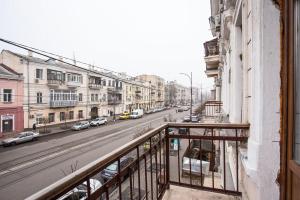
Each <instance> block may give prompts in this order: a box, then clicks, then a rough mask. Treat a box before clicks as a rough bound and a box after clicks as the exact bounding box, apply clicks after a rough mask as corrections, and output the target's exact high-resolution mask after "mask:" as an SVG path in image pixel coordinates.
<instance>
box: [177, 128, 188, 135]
mask: <svg viewBox="0 0 300 200" xmlns="http://www.w3.org/2000/svg"><path fill="white" fill-rule="evenodd" d="M187 132H188V130H187V128H179V129H178V133H179V134H187Z"/></svg>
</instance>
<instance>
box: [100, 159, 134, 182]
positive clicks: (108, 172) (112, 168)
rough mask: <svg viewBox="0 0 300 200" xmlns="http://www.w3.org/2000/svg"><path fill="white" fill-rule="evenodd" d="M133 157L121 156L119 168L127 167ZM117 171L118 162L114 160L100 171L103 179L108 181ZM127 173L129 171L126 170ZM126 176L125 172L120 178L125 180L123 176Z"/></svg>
mask: <svg viewBox="0 0 300 200" xmlns="http://www.w3.org/2000/svg"><path fill="white" fill-rule="evenodd" d="M133 160H134V158H132V157H122V158H121V159H120V166H121V170H122V169H124V168H125V167H127V166H128V165H129V164H130V163H131V162H132V161H133ZM117 173H118V162H114V163H113V164H111V165H109V166H107V167H106V168H105V169H104V170H103V171H101V177H102V178H103V180H104V181H108V180H110V179H112V178H113V177H114V176H115V175H117ZM128 173H129V171H128ZM127 176H128V174H125V175H124V176H123V177H122V178H121V179H122V180H125V178H126V177H127Z"/></svg>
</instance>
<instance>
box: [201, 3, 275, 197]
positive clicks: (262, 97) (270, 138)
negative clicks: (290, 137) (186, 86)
mask: <svg viewBox="0 0 300 200" xmlns="http://www.w3.org/2000/svg"><path fill="white" fill-rule="evenodd" d="M211 15H212V16H211V17H210V19H209V22H210V25H211V30H212V35H213V37H214V38H213V39H212V40H210V41H207V42H206V43H204V48H205V58H204V60H205V62H206V71H205V72H206V74H207V76H208V77H211V78H214V81H215V85H214V90H213V91H212V94H213V98H214V100H217V101H222V103H223V116H224V117H223V119H224V118H227V119H226V121H229V122H230V123H249V124H250V125H251V127H250V131H249V133H247V134H248V135H249V139H248V143H247V145H246V146H245V147H240V154H239V155H240V156H239V157H236V155H234V153H231V152H230V148H231V147H230V144H228V145H227V148H228V149H227V150H228V151H227V152H228V154H229V156H230V158H231V162H230V163H229V164H230V168H231V170H232V176H233V183H234V186H235V187H238V185H239V186H240V187H242V189H243V198H244V199H253V200H254V199H255V200H260V199H261V200H263V199H278V198H279V186H278V184H277V177H278V174H279V172H280V151H279V141H280V135H279V130H280V126H279V125H280V113H279V111H280V99H279V96H280V20H279V17H280V11H279V9H278V7H277V6H276V5H275V4H274V2H272V1H247V0H226V1H220V0H213V1H211ZM236 159H238V160H239V161H240V164H241V169H240V170H239V175H240V176H241V177H242V181H241V182H240V183H237V182H236V181H234V180H236V179H235V177H236V176H238V175H237V173H235V172H234V171H235V170H236V169H235V168H234V167H233V164H232V163H233V162H234V161H235V160H236Z"/></svg>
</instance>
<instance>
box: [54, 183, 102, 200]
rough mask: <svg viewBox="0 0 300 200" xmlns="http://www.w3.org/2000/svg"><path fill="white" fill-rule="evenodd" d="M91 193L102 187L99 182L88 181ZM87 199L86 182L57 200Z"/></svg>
mask: <svg viewBox="0 0 300 200" xmlns="http://www.w3.org/2000/svg"><path fill="white" fill-rule="evenodd" d="M90 186H91V192H94V191H96V189H98V188H100V187H101V186H102V184H101V182H100V181H98V180H96V179H90ZM86 198H87V182H86V181H85V182H83V183H82V184H80V185H78V186H77V187H75V188H74V189H73V190H71V191H69V192H67V193H66V194H65V195H63V196H62V197H60V198H59V199H58V200H70V199H72V200H73V199H76V200H77V199H78V200H81V199H86Z"/></svg>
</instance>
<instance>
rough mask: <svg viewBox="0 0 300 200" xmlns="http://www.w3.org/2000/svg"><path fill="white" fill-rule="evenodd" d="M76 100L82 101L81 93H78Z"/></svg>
mask: <svg viewBox="0 0 300 200" xmlns="http://www.w3.org/2000/svg"><path fill="white" fill-rule="evenodd" d="M78 101H82V93H79V95H78Z"/></svg>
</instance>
